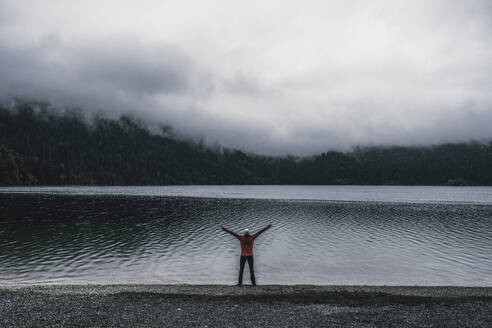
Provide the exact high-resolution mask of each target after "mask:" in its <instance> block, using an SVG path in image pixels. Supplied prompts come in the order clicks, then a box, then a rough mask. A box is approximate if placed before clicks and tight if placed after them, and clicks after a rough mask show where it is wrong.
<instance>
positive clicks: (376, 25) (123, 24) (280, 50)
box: [0, 0, 492, 155]
mask: <svg viewBox="0 0 492 328" xmlns="http://www.w3.org/2000/svg"><path fill="white" fill-rule="evenodd" d="M491 32H492V5H491V4H490V2H488V1H467V2H464V1H412V2H408V1H330V2H326V1H306V2H304V3H302V4H300V3H299V2H298V1H270V2H268V3H267V4H265V3H264V2H259V1H250V2H247V3H234V2H231V1H208V2H207V3H196V2H194V1H180V2H172V1H145V2H143V3H142V4H139V5H138V6H137V5H135V3H134V2H130V1H97V2H96V1H84V2H83V3H70V4H68V2H66V1H50V2H49V3H43V4H41V3H33V2H30V1H22V0H16V1H6V0H0V97H1V98H2V100H4V101H7V100H8V99H12V98H26V99H36V100H42V101H47V102H50V103H51V104H52V105H54V106H60V107H78V108H82V109H83V110H84V111H87V112H103V113H106V114H107V115H110V116H111V115H120V114H131V115H133V116H135V117H139V118H141V119H143V120H144V121H147V122H150V123H155V122H161V123H163V124H168V125H170V126H172V127H173V129H174V130H175V131H179V133H181V134H184V135H189V136H191V137H194V138H202V139H204V140H205V141H206V142H208V143H209V144H214V143H218V144H220V145H222V146H225V147H234V148H239V149H242V150H245V151H250V152H255V153H260V154H272V155H279V154H286V153H291V154H296V155H309V154H313V153H317V152H322V151H326V150H328V149H335V150H344V149H349V148H350V147H351V146H353V145H367V144H383V145H384V144H396V145H413V144H418V145H428V144H436V143H443V142H459V141H467V140H472V139H475V140H483V139H490V138H492V129H491V128H490V126H492V91H491V90H492V74H491V73H492V33H491Z"/></svg>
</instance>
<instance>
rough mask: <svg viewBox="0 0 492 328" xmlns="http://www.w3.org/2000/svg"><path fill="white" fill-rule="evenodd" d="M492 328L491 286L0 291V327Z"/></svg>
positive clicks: (19, 288)
mask: <svg viewBox="0 0 492 328" xmlns="http://www.w3.org/2000/svg"><path fill="white" fill-rule="evenodd" d="M243 326H244V327H342V326H343V327H345V326H350V327H492V287H401V286H395V287H393V286H304V285H296V286H276V285H273V286H259V287H254V288H253V287H249V286H244V287H235V286H234V287H233V286H223V285H28V286H0V327H243Z"/></svg>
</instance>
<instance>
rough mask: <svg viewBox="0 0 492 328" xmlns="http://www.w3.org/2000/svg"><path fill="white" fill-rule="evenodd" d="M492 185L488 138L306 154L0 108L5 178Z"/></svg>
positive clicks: (38, 107) (28, 106) (41, 110)
mask: <svg viewBox="0 0 492 328" xmlns="http://www.w3.org/2000/svg"><path fill="white" fill-rule="evenodd" d="M168 184H312V185H324V184H369V185H446V184H448V185H492V141H488V142H473V141H471V142H467V143H449V144H441V145H434V146H426V147H417V146H413V147H408V146H405V147H401V146H357V147H353V148H352V150H351V151H348V152H339V151H327V152H325V153H321V154H318V155H313V156H308V157H296V156H289V155H286V156H264V155H255V154H251V153H245V152H243V151H240V150H237V149H228V148H221V147H210V146H207V145H205V144H203V143H202V142H197V141H191V140H185V139H183V138H178V137H175V136H174V135H173V134H172V132H171V130H170V128H169V127H165V126H162V127H161V128H159V129H158V131H154V129H152V130H151V129H149V128H148V127H147V126H146V125H144V124H143V123H141V122H139V121H138V120H137V119H133V118H130V117H128V116H121V117H120V118H118V119H110V118H105V117H99V116H93V117H90V118H87V117H83V115H81V114H80V112H77V111H60V110H54V109H52V108H51V107H50V106H48V105H43V104H39V103H33V102H22V101H21V102H17V104H16V105H15V106H13V107H12V106H10V107H9V106H3V107H1V108H0V185H168Z"/></svg>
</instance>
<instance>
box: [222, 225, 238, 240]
mask: <svg viewBox="0 0 492 328" xmlns="http://www.w3.org/2000/svg"><path fill="white" fill-rule="evenodd" d="M222 230H224V231H225V232H227V233H230V234H231V235H233V236H234V237H236V238H237V239H239V235H238V234H237V233H235V232H234V231H231V230H229V229H226V228H225V227H222Z"/></svg>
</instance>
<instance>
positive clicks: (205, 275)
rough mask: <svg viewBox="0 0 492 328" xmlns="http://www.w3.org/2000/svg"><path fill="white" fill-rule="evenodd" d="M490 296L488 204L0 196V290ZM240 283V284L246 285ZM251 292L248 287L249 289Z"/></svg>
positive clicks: (491, 214)
mask: <svg viewBox="0 0 492 328" xmlns="http://www.w3.org/2000/svg"><path fill="white" fill-rule="evenodd" d="M267 223H272V224H273V228H272V229H270V230H269V231H267V232H266V233H264V234H263V235H261V237H259V238H258V239H257V240H256V242H255V267H256V271H257V279H258V282H259V283H261V284H284V283H288V284H294V283H303V284H311V283H312V284H387V285H394V284H404V285H413V284H417V285H492V205H488V204H464V203H463V204H449V203H448V204H415V203H383V202H326V201H295V200H289V201H287V200H266V199H256V200H255V199H220V198H216V199H213V198H173V197H157V196H153V197H152V196H145V197H144V196H121V195H117V196H116V195H60V194H58V195H54V194H11V193H0V284H12V283H35V282H51V283H234V282H235V280H236V275H237V270H238V266H239V253H240V249H239V243H238V242H237V240H236V239H234V238H232V237H231V236H230V235H228V234H226V233H224V232H222V231H220V227H221V226H223V225H224V226H227V227H229V228H231V229H233V230H240V229H243V228H245V227H248V228H250V230H253V231H254V230H257V229H260V228H261V227H263V226H264V225H265V224H267ZM246 276H247V275H246ZM246 282H248V280H247V279H246Z"/></svg>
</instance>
